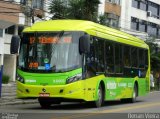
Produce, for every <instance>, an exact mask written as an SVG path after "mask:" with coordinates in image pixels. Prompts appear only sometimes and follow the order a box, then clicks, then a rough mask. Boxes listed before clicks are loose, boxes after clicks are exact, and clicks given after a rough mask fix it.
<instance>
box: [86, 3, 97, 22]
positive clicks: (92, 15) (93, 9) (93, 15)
mask: <svg viewBox="0 0 160 119" xmlns="http://www.w3.org/2000/svg"><path fill="white" fill-rule="evenodd" d="M99 4H100V0H84V18H85V19H86V20H91V21H95V22H97V17H98V5H99Z"/></svg>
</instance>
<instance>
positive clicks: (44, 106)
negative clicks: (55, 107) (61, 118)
mask: <svg viewBox="0 0 160 119" xmlns="http://www.w3.org/2000/svg"><path fill="white" fill-rule="evenodd" d="M38 101H39V104H40V106H41V107H42V108H49V107H50V106H51V104H52V103H50V102H48V101H45V100H43V99H40V98H39V99H38Z"/></svg>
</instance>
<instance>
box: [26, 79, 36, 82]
mask: <svg viewBox="0 0 160 119" xmlns="http://www.w3.org/2000/svg"><path fill="white" fill-rule="evenodd" d="M25 82H26V83H36V80H33V79H27V80H25Z"/></svg>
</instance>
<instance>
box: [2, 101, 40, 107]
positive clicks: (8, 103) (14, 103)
mask: <svg viewBox="0 0 160 119" xmlns="http://www.w3.org/2000/svg"><path fill="white" fill-rule="evenodd" d="M0 101H1V100H0ZM33 103H38V100H16V101H11V100H10V101H8V102H5V101H4V102H3V101H1V102H0V106H4V105H17V104H33Z"/></svg>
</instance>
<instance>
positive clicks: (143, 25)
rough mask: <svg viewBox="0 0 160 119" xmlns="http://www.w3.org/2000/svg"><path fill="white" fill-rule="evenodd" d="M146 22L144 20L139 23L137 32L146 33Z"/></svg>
mask: <svg viewBox="0 0 160 119" xmlns="http://www.w3.org/2000/svg"><path fill="white" fill-rule="evenodd" d="M146 24H147V22H146V21H144V20H141V22H139V31H142V32H147V25H146Z"/></svg>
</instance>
